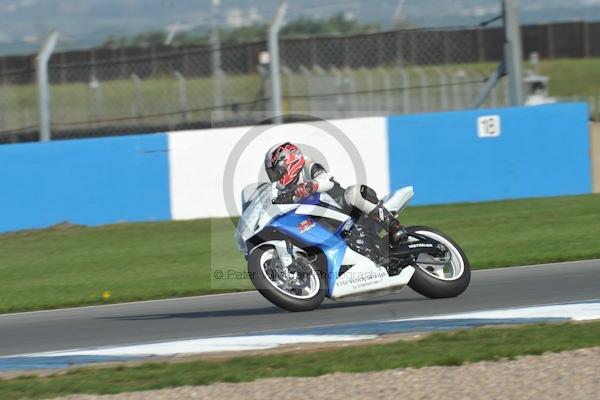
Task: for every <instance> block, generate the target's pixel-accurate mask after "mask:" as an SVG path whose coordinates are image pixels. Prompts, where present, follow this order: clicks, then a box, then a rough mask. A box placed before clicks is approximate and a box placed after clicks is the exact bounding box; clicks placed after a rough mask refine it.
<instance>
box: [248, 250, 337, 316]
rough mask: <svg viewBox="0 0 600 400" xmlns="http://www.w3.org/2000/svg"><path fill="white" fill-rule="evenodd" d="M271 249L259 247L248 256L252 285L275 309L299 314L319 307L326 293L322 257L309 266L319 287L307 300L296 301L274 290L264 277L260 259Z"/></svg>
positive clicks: (296, 299)
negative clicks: (313, 271) (312, 269)
mask: <svg viewBox="0 0 600 400" xmlns="http://www.w3.org/2000/svg"><path fill="white" fill-rule="evenodd" d="M270 249H272V247H261V248H258V249H256V250H255V251H254V252H253V253H252V254H250V255H249V256H248V272H249V273H250V279H251V280H252V284H253V285H254V287H255V288H256V290H258V291H259V292H260V294H262V295H263V296H264V297H265V298H266V299H267V300H269V301H270V302H271V303H273V304H275V305H276V306H277V307H280V308H283V309H284V310H287V311H292V312H301V311H312V310H314V309H315V308H317V307H319V306H320V305H321V303H322V302H323V299H324V298H325V295H326V293H327V283H326V282H325V272H324V268H323V262H322V256H318V257H317V261H316V262H315V263H314V264H313V263H311V265H312V266H313V268H315V270H316V272H317V276H318V278H319V282H320V287H319V290H318V291H317V293H316V294H315V295H314V296H313V297H311V298H308V299H298V298H295V297H291V296H288V295H286V294H284V293H283V292H281V291H280V290H278V289H276V288H275V287H274V286H273V285H272V284H271V282H270V281H269V280H268V279H267V277H266V276H265V274H264V272H263V270H262V268H261V266H260V259H261V257H262V255H263V253H265V252H266V251H267V250H270Z"/></svg>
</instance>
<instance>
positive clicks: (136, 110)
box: [131, 72, 142, 125]
mask: <svg viewBox="0 0 600 400" xmlns="http://www.w3.org/2000/svg"><path fill="white" fill-rule="evenodd" d="M131 79H132V80H133V83H134V85H135V101H134V102H133V116H134V117H135V118H136V119H137V123H138V125H139V123H140V118H141V116H142V81H141V79H140V77H139V76H138V75H137V74H136V73H135V72H134V73H133V74H131Z"/></svg>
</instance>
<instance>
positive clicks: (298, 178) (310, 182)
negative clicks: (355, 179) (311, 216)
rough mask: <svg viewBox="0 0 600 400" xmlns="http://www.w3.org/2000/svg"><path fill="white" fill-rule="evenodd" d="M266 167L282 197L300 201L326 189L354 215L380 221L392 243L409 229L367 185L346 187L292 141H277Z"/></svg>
mask: <svg viewBox="0 0 600 400" xmlns="http://www.w3.org/2000/svg"><path fill="white" fill-rule="evenodd" d="M265 169H266V172H267V176H268V177H269V180H270V181H271V182H277V188H278V189H279V193H280V195H281V196H282V198H286V195H287V196H289V197H287V199H288V200H289V201H290V202H291V201H299V200H301V199H304V198H306V197H308V196H310V195H312V194H314V193H325V192H327V193H328V194H329V195H330V196H331V197H332V198H333V199H334V200H335V201H336V202H337V203H338V204H340V205H341V206H342V208H343V209H344V210H345V211H346V212H348V213H349V214H351V213H352V212H353V211H355V210H358V211H359V212H360V213H364V214H366V215H368V216H369V218H372V219H373V220H375V221H376V222H378V223H379V225H380V226H382V227H383V228H384V229H386V230H387V231H388V233H389V237H390V243H397V242H400V241H403V240H404V239H405V237H406V231H405V230H404V228H403V227H402V226H401V225H400V223H399V222H398V220H397V219H396V218H395V217H394V215H393V214H392V213H391V212H390V211H389V210H388V209H386V208H385V207H384V206H383V202H381V201H380V200H379V198H378V197H377V194H376V193H375V191H374V190H373V189H371V188H369V187H367V186H365V185H355V186H351V187H349V188H347V189H343V188H342V187H341V186H340V184H339V183H338V182H336V181H335V179H334V178H333V176H331V174H329V173H328V172H327V171H326V170H325V168H324V167H323V166H322V165H321V164H318V163H316V162H314V161H313V160H311V159H310V158H308V157H306V156H304V155H303V154H302V151H301V150H300V148H299V147H298V146H297V145H295V144H293V143H290V142H286V143H280V144H277V145H275V146H273V147H271V148H270V149H269V151H268V152H267V154H266V155H265Z"/></svg>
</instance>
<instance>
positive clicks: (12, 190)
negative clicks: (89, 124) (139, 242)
mask: <svg viewBox="0 0 600 400" xmlns="http://www.w3.org/2000/svg"><path fill="white" fill-rule="evenodd" d="M0 182H2V187H3V190H2V195H1V196H0V210H1V211H0V232H7V231H14V230H21V229H31V228H43V227H48V226H52V225H55V224H58V223H61V222H65V221H68V222H70V223H74V224H84V225H100V224H108V223H116V222H121V221H128V222H129V221H131V222H133V221H152V220H168V219H170V216H171V211H170V201H169V162H168V143H167V136H166V135H164V134H156V135H145V136H129V137H117V138H108V139H89V140H72V141H57V142H51V143H34V144H17V145H5V146H0Z"/></svg>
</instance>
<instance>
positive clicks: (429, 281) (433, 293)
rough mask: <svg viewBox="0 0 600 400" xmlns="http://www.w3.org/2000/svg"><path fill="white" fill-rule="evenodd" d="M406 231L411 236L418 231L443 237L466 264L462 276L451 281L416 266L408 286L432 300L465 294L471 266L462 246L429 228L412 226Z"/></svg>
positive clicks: (469, 279)
mask: <svg viewBox="0 0 600 400" xmlns="http://www.w3.org/2000/svg"><path fill="white" fill-rule="evenodd" d="M406 230H407V231H408V232H409V234H410V233H414V232H417V231H418V232H432V233H433V234H435V235H439V236H441V237H443V238H444V239H446V240H447V241H448V242H450V243H451V244H452V245H453V246H454V247H455V248H456V250H457V251H458V253H459V254H460V256H461V257H462V259H463V262H464V270H463V273H462V275H461V276H460V277H458V278H457V279H455V280H451V281H449V280H442V279H440V278H437V277H435V276H433V275H431V274H429V273H427V272H425V271H424V270H423V269H422V268H421V267H419V266H415V273H414V275H413V277H412V279H411V280H410V282H409V283H408V286H410V287H411V288H412V289H413V290H414V291H415V292H417V293H419V294H421V295H423V296H425V297H429V298H430V299H445V298H450V297H456V296H458V295H460V294H461V293H463V292H464V291H465V290H466V289H467V287H468V286H469V282H470V281H471V265H470V264H469V260H468V259H467V256H466V255H465V253H464V251H463V250H462V249H461V248H460V246H459V245H458V244H457V243H456V242H455V241H454V240H452V239H451V238H449V237H448V235H445V234H444V233H442V232H440V231H437V230H435V229H432V228H429V227H427V226H411V227H408V228H406ZM425 236H426V235H425Z"/></svg>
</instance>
